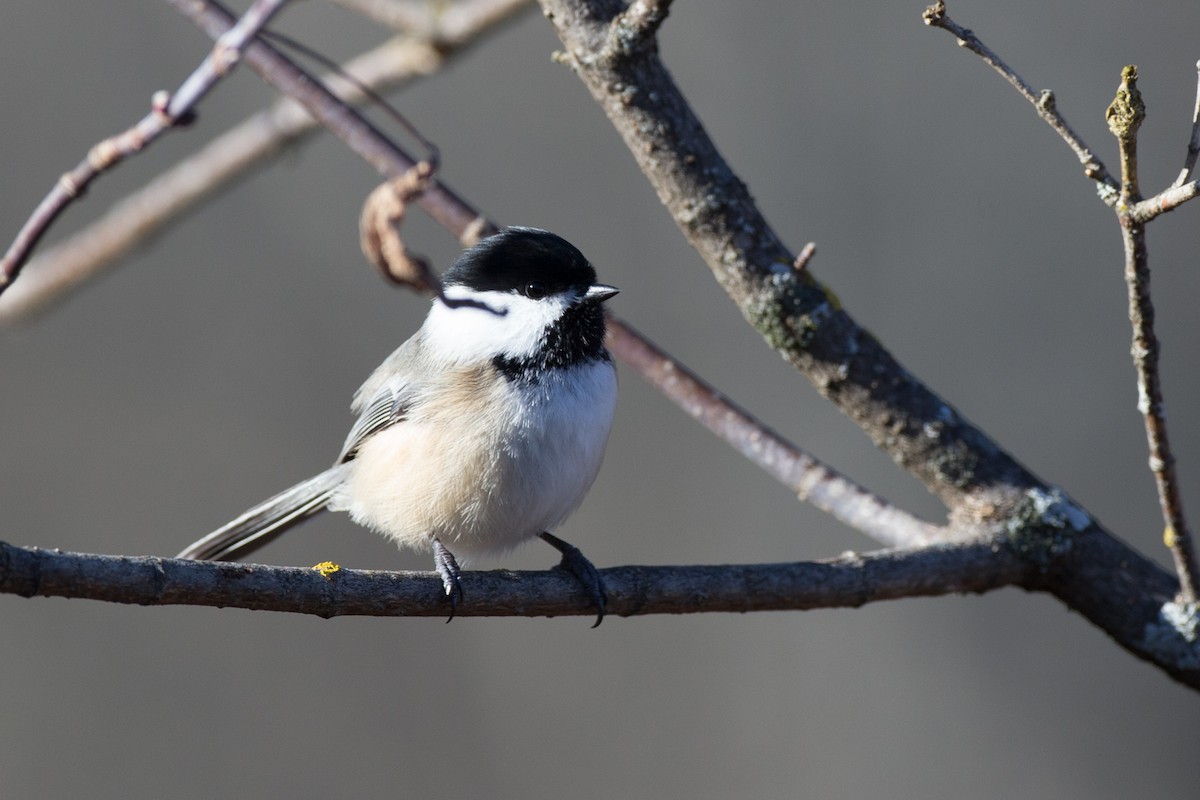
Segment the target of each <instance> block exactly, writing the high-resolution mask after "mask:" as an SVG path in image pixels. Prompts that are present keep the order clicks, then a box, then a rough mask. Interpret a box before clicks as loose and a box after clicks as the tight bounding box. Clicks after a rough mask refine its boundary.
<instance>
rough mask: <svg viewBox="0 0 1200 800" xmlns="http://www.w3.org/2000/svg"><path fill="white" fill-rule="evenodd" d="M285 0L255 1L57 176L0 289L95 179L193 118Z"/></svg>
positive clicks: (0, 267) (6, 261)
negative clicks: (175, 82) (143, 105)
mask: <svg viewBox="0 0 1200 800" xmlns="http://www.w3.org/2000/svg"><path fill="white" fill-rule="evenodd" d="M285 3H287V0H255V2H254V3H253V4H252V5H251V6H250V8H249V9H248V10H247V11H246V13H245V14H244V15H243V16H242V18H241V19H240V20H238V22H237V24H236V25H234V26H232V27H231V28H229V30H228V31H226V32H225V33H224V34H223V35H222V36H220V37H219V38H218V39H217V42H216V44H215V45H214V46H213V49H212V52H211V53H209V55H208V57H207V58H205V59H204V61H203V62H202V63H201V64H200V66H199V67H197V68H196V70H195V71H194V72H192V74H191V75H189V76H188V78H187V80H185V81H184V82H183V84H182V85H180V87H179V89H178V90H176V92H175V93H174V94H173V95H172V94H167V93H165V92H158V93H156V94H155V95H154V98H153V100H152V102H151V111H150V113H149V114H147V115H146V116H145V117H143V118H142V120H141V121H140V122H138V123H137V124H136V125H134V126H133V127H132V128H130V129H128V130H126V131H125V132H123V133H120V134H117V135H116V136H113V137H111V138H109V139H105V140H104V141H102V142H100V143H99V144H97V145H95V146H94V147H92V149H91V150H89V151H88V154H87V157H86V158H85V159H84V160H83V161H82V162H80V163H79V165H78V166H76V167H75V169H73V170H71V171H70V172H68V173H66V174H64V175H63V176H62V177H61V178H59V180H58V183H57V184H55V187H54V189H52V190H51V191H50V193H49V194H48V195H47V196H46V197H45V199H43V200H42V202H41V203H40V204H39V205H38V207H37V208H36V209H35V210H34V212H33V214H32V215H31V216H30V218H29V220H28V221H26V223H25V225H24V226H22V228H21V230H20V232H18V234H17V236H16V239H15V240H14V241H13V243H12V245H11V246H10V247H9V249H8V252H7V253H5V255H4V258H3V259H0V294H3V292H4V290H5V289H7V288H8V287H9V286H10V285H11V284H12V282H13V281H14V280H15V279H16V277H17V275H18V274H20V272H21V268H22V267H23V266H24V265H25V263H26V261H27V260H28V259H29V256H30V254H31V253H32V252H33V248H34V247H36V246H37V243H38V241H39V240H40V239H41V238H42V235H43V234H45V232H46V230H47V229H48V228H49V227H50V225H51V224H53V222H54V220H56V219H57V218H58V216H59V215H60V214H61V213H62V212H63V210H64V209H65V208H66V207H67V206H68V205H70V203H71V202H72V201H73V200H75V199H76V198H77V197H79V195H81V194H82V193H83V192H84V190H86V189H87V187H88V185H89V184H91V182H92V181H93V180H95V179H96V178H98V177H99V176H100V175H102V174H103V173H104V172H106V171H108V170H109V169H112V168H113V167H114V166H116V165H117V164H119V163H120V162H121V161H123V160H125V159H126V158H128V157H129V156H131V155H135V154H137V153H139V152H141V151H142V150H144V149H145V148H146V147H147V146H148V145H150V144H151V143H152V142H153V141H154V140H155V139H157V138H158V137H159V136H161V135H162V134H163V133H164V132H165V131H167V130H170V129H171V128H172V127H175V126H176V125H183V124H186V123H187V122H188V121H189V120H190V119H191V117H192V115H193V109H194V108H195V107H196V104H197V103H199V102H200V100H201V99H203V98H204V96H205V95H206V94H208V92H209V90H211V89H212V87H213V86H215V85H216V83H217V81H219V80H221V79H222V78H223V77H225V76H226V75H227V74H228V73H229V71H230V70H231V69H233V67H234V65H235V64H237V62H238V61H239V60H240V59H241V53H242V51H243V50H244V49H245V47H246V46H247V45H248V44H249V43H250V42H251V41H252V40H253V39H254V37H255V36H256V35H257V34H258V32H259V31H260V30H262V28H263V26H265V25H266V24H267V23H268V22H269V21H270V20H271V18H272V17H273V16H274V15H275V14H276V13H277V12H278V11H279V10H280V9H281V8H282V7H283V6H284V4H285Z"/></svg>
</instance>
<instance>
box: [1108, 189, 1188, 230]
mask: <svg viewBox="0 0 1200 800" xmlns="http://www.w3.org/2000/svg"><path fill="white" fill-rule="evenodd" d="M1197 194H1200V181H1190V182H1188V183H1185V184H1183V185H1182V186H1171V187H1170V188H1167V189H1164V190H1163V191H1161V192H1159V193H1158V194H1156V195H1155V196H1154V197H1148V198H1146V199H1145V200H1142V201H1140V202H1137V203H1133V204H1132V205H1130V206H1128V207H1126V208H1125V210H1124V212H1123V214H1124V216H1126V217H1128V218H1129V219H1130V220H1133V221H1134V222H1139V223H1146V222H1149V221H1150V220H1152V219H1154V218H1155V217H1157V216H1158V215H1159V214H1165V213H1167V212H1168V211H1174V210H1175V209H1177V208H1179V207H1180V206H1181V205H1183V204H1184V203H1186V202H1187V201H1189V200H1191V199H1193V198H1195V197H1196V195H1197Z"/></svg>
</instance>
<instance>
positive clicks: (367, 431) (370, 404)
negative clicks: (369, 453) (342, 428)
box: [337, 384, 412, 464]
mask: <svg viewBox="0 0 1200 800" xmlns="http://www.w3.org/2000/svg"><path fill="white" fill-rule="evenodd" d="M411 396H412V392H411V391H408V390H407V387H405V386H400V387H397V386H395V385H392V384H385V385H384V386H382V387H380V388H379V389H378V390H377V391H376V392H375V394H374V395H372V396H371V399H370V400H368V401H367V402H366V405H364V406H363V409H362V413H360V414H359V415H358V419H357V420H355V422H354V427H352V428H351V429H350V433H349V434H347V436H346V443H345V444H343V445H342V452H341V453H339V454H338V458H337V463H338V464H345V463H346V462H347V461H350V460H352V459H353V458H354V456H355V455H357V454H358V448H359V447H360V446H361V445H362V443H363V442H365V441H366V440H367V439H368V438H369V437H370V436H371V435H372V434H375V433H378V432H379V431H381V430H383V429H384V428H387V427H390V426H392V425H395V424H396V423H397V422H399V421H400V420H402V419H404V415H405V413H406V412H407V411H408V409H409V406H410V405H411Z"/></svg>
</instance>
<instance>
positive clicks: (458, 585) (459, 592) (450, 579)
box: [430, 536, 463, 622]
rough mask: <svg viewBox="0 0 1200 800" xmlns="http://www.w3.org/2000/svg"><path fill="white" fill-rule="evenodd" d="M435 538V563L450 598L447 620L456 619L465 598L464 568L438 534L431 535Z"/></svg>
mask: <svg viewBox="0 0 1200 800" xmlns="http://www.w3.org/2000/svg"><path fill="white" fill-rule="evenodd" d="M430 538H431V539H432V540H433V564H434V566H435V567H436V568H437V573H438V575H440V576H441V578H442V586H443V587H444V588H445V590H446V597H447V598H449V600H450V616H449V617H447V618H446V622H449V621H450V620H452V619H454V611H455V609H457V608H458V603H459V601H461V600H462V599H463V589H462V581H461V580H459V579H460V578H461V577H462V570H460V569H459V568H458V562H457V561H455V560H454V555H453V554H452V553H451V552H450V551H449V550H447V549H446V545H444V544H442V543H441V541H439V540H438V538H437V537H436V536H432V537H430Z"/></svg>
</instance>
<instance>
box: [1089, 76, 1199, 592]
mask: <svg viewBox="0 0 1200 800" xmlns="http://www.w3.org/2000/svg"><path fill="white" fill-rule="evenodd" d="M1137 77H1138V76H1137V67H1134V66H1128V67H1125V68H1124V69H1123V70H1121V85H1120V86H1119V87H1118V88H1117V96H1116V98H1115V99H1114V100H1113V102H1112V104H1111V105H1110V106H1109V107H1108V110H1107V112H1106V113H1105V117H1106V118H1107V120H1108V127H1109V128H1110V129H1111V130H1112V132H1113V135H1114V136H1116V137H1117V146H1118V149H1119V153H1120V159H1121V202H1120V203H1119V204H1118V205H1117V211H1118V218H1119V219H1120V221H1121V238H1122V241H1123V243H1124V246H1125V283H1126V285H1127V286H1128V288H1129V321H1130V323H1131V324H1132V325H1133V347H1132V353H1133V366H1134V369H1135V370H1136V371H1137V385H1138V411H1140V412H1141V413H1142V419H1143V421H1144V422H1145V426H1146V440H1147V442H1148V444H1149V447H1150V471H1151V472H1152V473H1153V474H1154V483H1155V486H1156V487H1157V489H1158V501H1159V505H1160V506H1161V507H1162V513H1163V522H1164V528H1163V531H1164V532H1163V541H1164V543H1165V544H1166V545H1167V547H1168V548H1170V550H1171V556H1172V558H1173V559H1174V561H1175V571H1176V573H1177V574H1178V575H1179V594H1180V598H1181V599H1182V600H1183V602H1185V603H1191V604H1195V602H1196V584H1197V580H1198V578H1200V572H1198V571H1197V567H1196V553H1195V551H1194V550H1193V547H1192V534H1191V531H1190V530H1189V529H1188V524H1187V519H1186V517H1185V516H1184V513H1183V498H1182V497H1181V496H1180V492H1179V478H1178V476H1177V474H1176V472H1175V456H1174V455H1173V454H1172V453H1171V446H1170V442H1169V440H1168V437H1167V417H1166V413H1165V411H1164V410H1163V394H1162V382H1161V378H1160V377H1159V366H1158V351H1159V346H1158V337H1157V336H1156V335H1155V333H1154V304H1153V302H1152V301H1151V299H1150V263H1149V254H1148V252H1147V250H1146V228H1145V224H1144V223H1140V222H1135V221H1133V220H1131V219H1129V218H1128V217H1127V216H1125V214H1124V211H1125V209H1127V208H1129V207H1130V206H1131V205H1133V204H1136V203H1137V202H1138V201H1139V200H1140V199H1141V197H1140V195H1139V192H1138V170H1137V167H1138V164H1137V134H1138V128H1139V127H1140V126H1141V124H1142V120H1143V119H1145V117H1146V107H1145V104H1144V103H1143V102H1142V95H1141V92H1140V91H1139V90H1138V86H1137Z"/></svg>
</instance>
